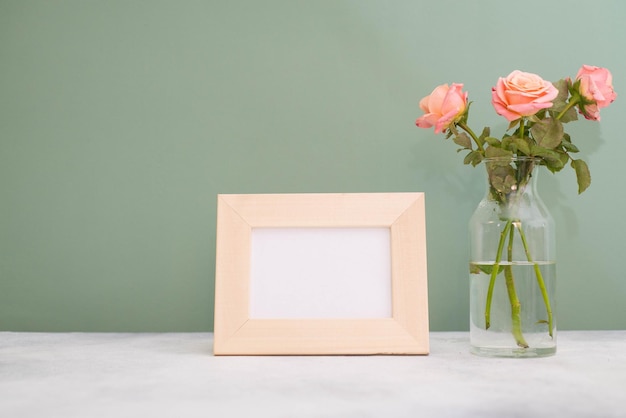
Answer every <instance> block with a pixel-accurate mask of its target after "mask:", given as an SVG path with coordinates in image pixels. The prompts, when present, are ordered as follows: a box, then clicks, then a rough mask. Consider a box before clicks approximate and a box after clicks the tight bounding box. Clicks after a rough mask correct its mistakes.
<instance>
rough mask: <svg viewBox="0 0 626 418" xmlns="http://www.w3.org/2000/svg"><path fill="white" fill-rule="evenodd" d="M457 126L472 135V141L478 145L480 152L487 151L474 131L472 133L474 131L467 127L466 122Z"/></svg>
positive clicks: (458, 123)
mask: <svg viewBox="0 0 626 418" xmlns="http://www.w3.org/2000/svg"><path fill="white" fill-rule="evenodd" d="M457 126H460V127H461V129H463V130H464V131H465V132H467V133H468V134H470V136H471V137H472V139H473V140H474V142H475V143H476V146H477V147H478V150H479V151H484V150H485V149H484V148H483V146H482V144H481V143H480V141H479V140H478V137H477V136H476V134H475V133H474V131H472V129H471V128H470V127H469V126H467V125H466V124H465V122H457Z"/></svg>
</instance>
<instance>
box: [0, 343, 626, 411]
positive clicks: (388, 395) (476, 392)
mask: <svg viewBox="0 0 626 418" xmlns="http://www.w3.org/2000/svg"><path fill="white" fill-rule="evenodd" d="M558 338H559V342H558V352H557V354H556V356H553V357H547V358H539V359H489V358H482V357H476V356H473V355H471V354H469V352H468V334H467V333H463V332H452V333H431V336H430V340H431V354H430V355H429V356H325V357H323V356H309V357H296V356H280V357H215V356H213V353H212V345H213V335H212V334H209V333H187V334H106V333H96V334H90V333H59V334H54V333H11V332H0V417H7V418H8V417H10V418H19V417H85V418H92V417H95V418H97V417H137V418H141V417H216V418H217V417H219V418H221V417H289V418H295V417H342V418H347V417H385V418H387V417H390V418H391V417H555V418H560V417H626V331H594V332H588V331H569V332H567V331H560V332H559V334H558Z"/></svg>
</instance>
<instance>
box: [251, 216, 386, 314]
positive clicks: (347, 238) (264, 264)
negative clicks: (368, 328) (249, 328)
mask: <svg viewBox="0 0 626 418" xmlns="http://www.w3.org/2000/svg"><path fill="white" fill-rule="evenodd" d="M389 239H390V235H389V228H254V229H252V248H251V264H250V267H251V270H250V318H256V319H278V318H282V319H285V318H287V319H288V318H302V319H311V318H317V319H320V318H353V319H354V318H391V252H390V250H389V248H390V241H389ZM355 289H358V292H355Z"/></svg>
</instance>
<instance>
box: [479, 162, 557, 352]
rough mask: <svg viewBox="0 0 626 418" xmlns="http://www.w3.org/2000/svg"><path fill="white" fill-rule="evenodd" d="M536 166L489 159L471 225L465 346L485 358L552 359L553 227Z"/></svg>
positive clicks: (553, 317)
mask: <svg viewBox="0 0 626 418" xmlns="http://www.w3.org/2000/svg"><path fill="white" fill-rule="evenodd" d="M540 163H541V161H540V160H537V159H532V158H529V157H513V158H511V157H506V158H488V159H485V160H484V164H485V167H486V170H487V193H486V194H485V197H484V198H483V200H482V201H481V202H480V204H479V205H478V207H477V208H476V210H475V212H474V214H473V215H472V217H471V220H470V224H469V233H470V266H469V268H470V275H469V276H470V346H471V352H472V353H474V354H477V355H482V356H490V357H538V356H549V355H552V354H555V353H556V298H555V296H556V295H555V291H556V261H555V247H556V245H555V227H554V220H553V219H552V216H551V215H550V212H549V211H548V209H547V208H546V206H545V204H544V203H543V202H542V200H541V198H540V197H539V195H538V194H537V172H538V169H539V167H540Z"/></svg>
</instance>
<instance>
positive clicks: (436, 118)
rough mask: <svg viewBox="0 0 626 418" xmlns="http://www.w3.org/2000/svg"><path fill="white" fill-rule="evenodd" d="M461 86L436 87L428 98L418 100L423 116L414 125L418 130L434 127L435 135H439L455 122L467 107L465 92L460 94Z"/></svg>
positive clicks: (454, 84)
mask: <svg viewBox="0 0 626 418" xmlns="http://www.w3.org/2000/svg"><path fill="white" fill-rule="evenodd" d="M461 89H463V84H456V83H453V84H452V85H451V86H448V85H447V84H442V85H440V86H437V87H436V88H435V89H434V90H433V92H432V93H430V95H429V96H426V97H424V98H423V99H422V100H420V108H421V109H422V110H423V111H424V115H423V116H421V117H419V118H418V119H417V120H416V121H415V124H416V125H417V126H418V127H420V128H430V127H432V126H434V127H435V133H436V134H438V133H441V132H443V131H445V130H446V129H448V127H449V126H450V125H451V124H452V123H454V122H456V121H457V120H458V119H459V118H460V116H461V115H462V114H463V112H465V108H466V107H467V92H462V91H461Z"/></svg>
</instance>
